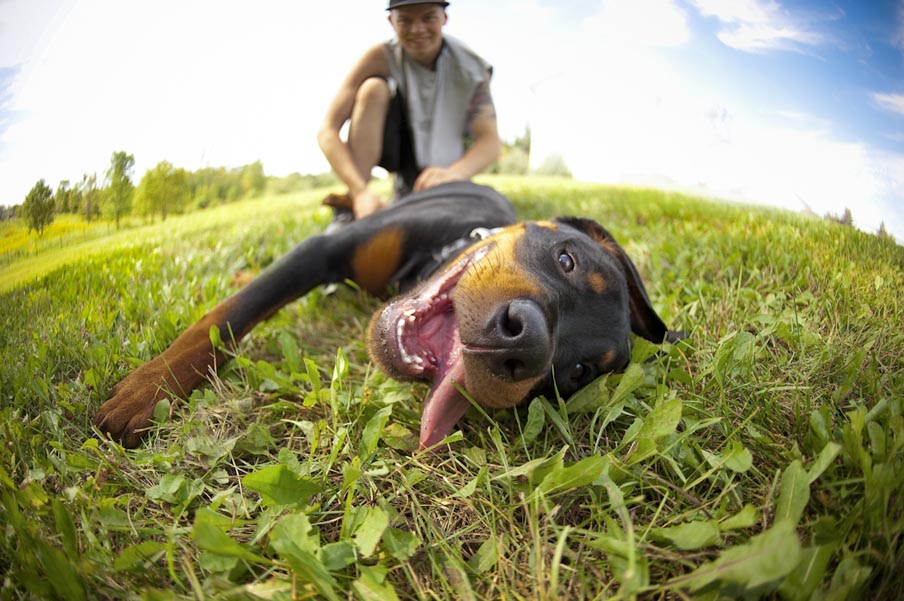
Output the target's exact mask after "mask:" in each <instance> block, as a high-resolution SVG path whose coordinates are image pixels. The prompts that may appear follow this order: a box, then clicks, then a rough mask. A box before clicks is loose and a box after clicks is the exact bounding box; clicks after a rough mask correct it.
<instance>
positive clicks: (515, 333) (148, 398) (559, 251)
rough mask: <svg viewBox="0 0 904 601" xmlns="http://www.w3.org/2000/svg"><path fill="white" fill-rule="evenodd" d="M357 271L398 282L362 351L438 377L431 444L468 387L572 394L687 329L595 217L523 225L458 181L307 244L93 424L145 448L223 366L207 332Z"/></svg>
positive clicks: (215, 314) (189, 335)
mask: <svg viewBox="0 0 904 601" xmlns="http://www.w3.org/2000/svg"><path fill="white" fill-rule="evenodd" d="M333 200H335V197H334V198H333ZM349 280H351V281H353V282H355V283H356V284H357V285H358V286H360V287H361V288H363V289H364V290H366V291H367V292H369V293H372V294H374V295H383V294H386V292H387V291H389V290H399V291H401V293H400V294H399V295H398V296H396V297H394V298H391V299H390V300H389V302H388V303H387V304H386V305H385V306H384V307H383V308H381V309H380V310H378V311H377V312H376V313H375V315H374V316H373V317H372V318H371V321H370V324H369V326H368V329H367V346H368V351H369V353H370V356H371V357H372V359H373V361H374V362H375V363H376V364H377V365H378V367H380V368H381V369H382V370H383V371H384V372H385V373H386V374H387V375H389V376H391V377H393V378H395V379H398V380H416V381H427V382H429V383H430V385H431V388H430V392H429V394H428V396H427V398H426V401H425V403H424V408H423V413H422V417H421V428H420V447H421V448H422V449H426V448H430V447H434V446H435V445H437V444H438V443H439V442H440V441H442V440H443V439H444V438H445V437H446V436H448V435H449V434H450V433H451V432H452V431H453V429H454V427H455V425H456V423H457V422H458V421H459V419H461V417H462V416H464V414H465V413H466V412H467V410H468V408H469V407H470V401H469V400H468V398H467V397H468V396H470V397H471V398H472V399H474V400H475V401H476V402H477V403H479V404H480V405H482V406H484V407H489V408H506V407H514V406H516V405H519V404H522V403H524V402H526V401H529V400H530V399H531V398H533V397H534V396H536V395H538V394H546V395H551V394H552V395H555V394H558V395H560V396H561V397H562V398H567V397H568V396H570V395H571V394H573V393H574V392H576V391H577V390H578V389H580V388H581V387H582V386H584V385H585V384H587V383H589V382H590V381H591V380H593V379H594V378H596V377H597V376H599V375H601V374H604V373H608V372H618V371H621V370H623V369H624V368H625V367H626V366H627V364H628V362H629V360H630V357H631V332H633V333H634V334H636V335H638V336H641V337H643V338H645V339H647V340H650V341H652V342H654V343H657V344H658V343H663V342H666V341H668V342H674V341H675V340H677V339H680V338H681V337H682V336H681V333H680V332H672V331H669V330H668V328H667V327H666V326H665V324H664V323H663V321H662V319H661V318H660V317H659V315H658V314H657V313H656V311H655V310H654V309H653V307H652V306H651V304H650V300H649V298H648V296H647V292H646V290H645V288H644V285H643V282H642V281H641V278H640V276H639V275H638V273H637V270H636V268H635V266H634V264H633V263H632V262H631V260H630V259H629V258H628V256H627V255H626V254H625V252H624V250H623V249H622V248H621V246H619V244H618V243H617V242H616V241H615V239H614V238H613V237H612V236H611V235H610V234H609V232H607V231H606V230H605V229H604V228H603V227H602V226H601V225H599V224H598V223H596V222H595V221H593V220H590V219H584V218H574V217H559V218H555V219H552V220H549V221H520V222H519V221H518V220H517V219H516V218H515V212H514V208H513V207H512V204H511V202H510V201H509V200H508V199H507V198H505V197H504V196H503V195H501V194H499V193H498V192H496V191H495V190H493V189H492V188H488V187H485V186H481V185H477V184H474V183H471V182H452V183H448V184H443V185H441V186H437V187H435V188H431V189H429V190H426V191H423V192H418V193H415V194H412V195H410V196H408V197H406V198H404V199H402V200H400V201H398V202H396V203H393V204H391V205H389V206H388V207H387V208H385V209H384V210H381V211H379V212H377V213H374V214H372V215H370V216H368V217H366V218H364V219H360V220H357V221H353V222H351V223H349V224H347V225H345V226H344V227H341V228H339V229H336V230H334V231H331V232H329V233H324V234H317V235H314V236H312V237H309V238H307V239H305V240H304V241H302V242H301V243H300V244H298V245H297V246H296V247H295V248H294V249H292V250H291V251H289V252H288V253H287V254H286V255H285V256H283V257H282V258H281V259H280V260H278V261H277V262H275V263H274V264H273V265H271V266H270V267H268V268H267V269H265V270H264V271H263V272H262V273H261V274H260V275H259V276H258V277H257V278H256V279H254V280H253V281H252V282H251V283H249V284H248V285H247V286H245V287H244V288H242V289H240V290H239V291H238V292H236V293H235V294H234V295H232V296H231V297H229V298H228V299H226V300H224V301H223V302H221V303H219V304H218V305H216V306H215V307H214V308H213V309H212V310H210V311H209V312H208V313H207V314H206V315H204V316H203V317H202V318H201V319H200V320H199V321H198V322H197V323H195V324H194V325H192V326H190V327H189V328H188V329H187V330H185V331H184V332H183V333H182V334H181V335H179V336H178V337H177V338H176V339H175V340H174V341H173V342H172V344H170V346H169V347H168V348H167V349H166V350H165V351H163V353H161V354H160V355H159V356H157V357H156V358H154V359H152V360H151V361H149V362H148V363H145V364H144V365H142V366H140V367H138V368H137V369H135V370H134V371H133V372H132V373H130V374H128V375H127V376H126V377H125V378H124V379H123V380H122V381H121V382H119V384H117V385H116V386H115V387H114V388H113V390H112V392H111V396H110V398H109V399H108V400H107V401H106V402H104V403H103V405H102V406H101V407H100V410H99V412H98V414H97V417H96V420H95V424H96V426H97V428H98V429H99V430H100V432H101V433H103V434H105V435H107V436H110V437H112V438H114V439H116V440H118V441H120V442H121V443H122V444H123V445H124V446H126V447H135V446H137V445H138V444H139V443H140V441H141V438H142V436H143V435H144V433H145V432H146V431H147V429H148V428H149V427H150V425H151V418H152V415H153V412H154V407H155V405H156V403H157V402H158V401H159V400H161V399H163V398H165V397H169V398H185V397H186V396H187V395H188V394H189V392H190V391H191V390H192V389H194V388H195V387H196V386H197V385H199V384H200V383H201V382H202V381H203V380H204V379H205V378H206V377H207V375H208V374H209V373H211V372H212V370H213V369H215V367H216V366H218V365H221V364H222V363H223V361H224V353H223V350H222V349H218V348H215V347H214V345H213V344H212V343H211V336H210V330H211V327H213V326H216V327H217V328H219V330H220V332H221V333H222V339H223V340H224V341H226V342H225V344H226V347H225V348H227V349H229V348H231V347H232V346H234V345H235V344H236V342H237V341H238V340H240V339H241V338H242V337H243V336H245V335H246V334H247V333H248V332H249V331H250V330H251V329H252V328H253V327H254V326H255V325H256V324H258V323H260V322H261V321H262V320H264V319H267V318H268V317H269V316H271V315H272V314H273V313H274V312H276V311H277V310H278V309H280V308H281V307H282V306H284V305H285V304H286V303H288V302H290V301H292V300H294V299H296V298H298V297H300V296H302V295H304V294H306V293H307V292H309V291H311V290H312V289H313V288H315V287H317V286H320V285H323V284H329V283H335V282H346V281H349ZM462 390H464V391H466V393H467V395H465V394H463V393H462Z"/></svg>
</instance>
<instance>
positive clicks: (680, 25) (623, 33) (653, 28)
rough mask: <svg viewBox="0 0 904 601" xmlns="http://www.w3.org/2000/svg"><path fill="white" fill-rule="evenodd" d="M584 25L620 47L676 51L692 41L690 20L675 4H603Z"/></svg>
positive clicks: (668, 0)
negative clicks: (688, 23)
mask: <svg viewBox="0 0 904 601" xmlns="http://www.w3.org/2000/svg"><path fill="white" fill-rule="evenodd" d="M582 25H583V28H584V30H585V31H586V32H588V33H590V34H591V35H596V36H600V37H601V39H603V40H606V41H607V42H608V43H609V44H610V45H612V46H618V47H625V46H649V47H676V46H683V45H684V44H686V43H687V42H688V40H689V39H690V29H689V28H688V25H687V16H686V15H685V14H684V11H683V10H681V9H680V8H679V7H677V6H676V5H675V4H674V3H673V2H672V0H602V1H601V2H600V8H599V11H598V12H597V13H596V14H595V15H593V16H592V17H589V18H587V19H585V20H584V22H583V24H582Z"/></svg>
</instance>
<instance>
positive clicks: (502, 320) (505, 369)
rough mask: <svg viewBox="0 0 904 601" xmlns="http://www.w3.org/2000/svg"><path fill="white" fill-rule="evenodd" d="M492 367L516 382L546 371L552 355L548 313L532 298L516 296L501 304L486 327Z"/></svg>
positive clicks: (495, 372)
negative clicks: (545, 314) (526, 298)
mask: <svg viewBox="0 0 904 601" xmlns="http://www.w3.org/2000/svg"><path fill="white" fill-rule="evenodd" d="M485 343H486V347H488V349H487V350H488V352H487V353H486V356H485V359H486V360H487V367H488V369H489V370H490V371H491V372H493V373H494V374H495V375H496V376H498V377H500V378H502V379H504V380H510V381H513V382H520V381H522V380H527V379H529V378H535V377H537V376H539V375H541V374H542V373H544V372H545V371H546V369H547V367H548V365H549V358H550V356H551V352H552V349H551V341H550V334H549V327H548V323H547V321H546V317H545V316H544V315H543V312H542V311H541V310H540V307H539V306H538V305H537V303H535V302H534V301H531V300H525V299H515V300H513V301H511V302H509V303H505V304H503V305H501V306H500V307H499V308H498V309H497V310H496V312H495V313H494V314H493V315H492V316H491V318H490V321H489V323H488V324H487V328H486V340H485Z"/></svg>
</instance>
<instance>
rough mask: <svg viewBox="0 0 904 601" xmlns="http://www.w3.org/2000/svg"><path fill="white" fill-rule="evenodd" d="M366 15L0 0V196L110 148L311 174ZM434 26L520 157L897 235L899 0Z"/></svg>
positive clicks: (541, 13)
mask: <svg viewBox="0 0 904 601" xmlns="http://www.w3.org/2000/svg"><path fill="white" fill-rule="evenodd" d="M375 5H376V6H375ZM350 14H354V15H355V18H354V19H350V18H349V15H350ZM368 15H372V16H368ZM385 17H386V15H385V11H383V2H380V1H379V0H378V1H377V2H374V1H373V0H347V1H345V2H342V3H332V2H331V3H321V4H319V5H311V3H306V2H297V1H294V0H268V1H266V2H261V3H253V4H252V3H247V2H241V1H238V0H195V1H192V2H184V1H177V0H158V1H156V2H128V3H124V2H117V1H116V0H0V204H7V205H8V204H17V203H19V202H21V201H22V200H23V199H24V197H25V194H26V193H27V191H28V190H29V189H30V188H31V186H32V185H34V183H35V182H36V181H37V180H38V179H39V178H44V179H46V180H47V181H48V182H49V183H50V184H51V185H52V186H56V184H57V183H58V182H59V181H60V180H61V179H69V180H73V181H77V180H80V179H81V176H82V174H84V173H94V172H97V173H98V174H100V175H102V174H103V171H104V170H105V168H106V166H107V164H108V162H109V158H110V154H111V153H112V152H113V151H114V150H119V149H124V150H127V151H128V152H131V153H133V154H134V155H135V157H136V176H137V177H140V175H141V174H143V172H144V170H145V169H148V168H150V167H152V166H153V165H154V164H156V163H157V162H158V161H161V160H169V161H171V162H172V163H174V164H176V165H179V166H183V167H186V168H188V169H197V168H199V167H202V166H205V165H227V166H233V165H241V164H244V163H248V162H251V161H254V160H257V159H260V160H262V161H263V163H264V167H265V169H266V170H267V172H268V173H272V174H276V175H280V174H285V173H289V172H292V171H300V172H303V173H304V172H318V171H324V170H326V169H327V165H326V163H325V161H324V160H323V159H322V157H321V156H320V153H319V151H318V149H317V146H316V139H315V136H316V130H317V127H318V125H319V121H320V118H321V116H322V114H323V111H324V110H325V107H326V103H327V102H328V101H329V99H330V96H331V95H332V93H333V92H334V90H335V89H336V87H337V86H338V83H339V80H340V78H341V77H342V75H344V73H345V72H346V71H347V69H348V68H349V66H350V65H351V64H352V62H353V61H354V60H355V59H356V58H357V57H358V56H359V55H360V53H361V52H362V51H363V49H364V48H366V47H367V46H368V45H370V44H372V43H376V42H379V41H381V40H383V39H385V38H387V37H388V36H389V35H391V30H390V29H389V26H388V24H387V23H386V21H385ZM447 31H448V32H449V33H450V34H452V35H455V36H457V37H459V38H461V39H464V40H465V41H466V42H468V43H469V44H470V45H471V46H473V47H474V48H475V49H476V50H478V51H479V52H480V53H481V54H483V55H484V56H485V57H486V58H487V59H488V60H490V61H491V62H492V63H493V65H494V67H495V75H494V81H493V94H494V98H495V100H496V105H497V113H498V115H499V126H500V131H501V133H502V135H503V137H504V138H506V139H508V140H511V139H513V138H514V137H516V136H518V135H520V134H521V133H522V132H523V131H524V129H525V128H526V127H527V126H528V125H529V126H530V127H531V129H532V134H533V139H534V150H535V153H534V156H533V157H532V161H533V162H534V163H535V164H538V163H540V162H541V161H542V160H543V158H544V157H545V156H548V155H551V154H557V155H561V156H563V157H564V158H565V160H566V163H567V164H568V165H569V166H570V167H571V168H572V171H573V172H574V173H575V175H576V176H577V177H579V178H580V179H584V180H589V181H601V182H608V183H617V184H630V185H656V186H661V187H667V188H673V189H678V190H683V191H689V192H693V193H697V194H704V195H709V196H713V197H718V198H726V199H730V200H736V201H743V202H752V203H760V204H769V205H774V206H780V207H785V208H788V209H791V210H798V211H799V210H803V209H810V210H811V211H813V212H815V213H816V214H818V215H823V214H825V213H826V212H833V213H841V212H842V211H843V210H844V208H845V207H848V208H850V209H851V210H852V211H853V214H854V218H855V221H856V223H857V225H858V226H859V227H861V228H863V229H865V230H868V231H875V229H876V228H877V227H878V226H879V223H880V222H884V223H885V225H886V227H887V228H888V229H890V230H891V231H892V232H893V233H894V234H895V235H896V236H897V238H898V239H899V241H902V240H904V216H902V211H904V209H902V207H901V205H902V204H904V203H902V200H904V0H899V1H897V2H894V1H885V2H876V1H869V2H848V1H844V2H834V3H826V2H815V1H803V0H799V1H793V2H792V1H789V0H781V1H775V0H572V1H569V2H561V1H552V0H494V1H493V2H487V1H485V0H452V4H451V6H450V7H449V25H448V26H447Z"/></svg>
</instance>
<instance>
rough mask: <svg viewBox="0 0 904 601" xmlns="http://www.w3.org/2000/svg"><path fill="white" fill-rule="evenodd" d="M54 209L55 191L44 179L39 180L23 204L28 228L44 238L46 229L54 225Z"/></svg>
mask: <svg viewBox="0 0 904 601" xmlns="http://www.w3.org/2000/svg"><path fill="white" fill-rule="evenodd" d="M53 208H54V202H53V190H51V189H50V186H48V185H47V184H45V183H44V180H43V179H41V180H38V183H36V184H35V185H34V187H33V188H32V189H31V191H30V192H29V193H28V196H26V197H25V202H24V203H22V213H23V214H24V215H25V222H26V223H27V224H28V228H29V229H32V230H35V231H36V232H38V236H43V235H44V228H46V227H47V226H48V225H50V224H51V223H53Z"/></svg>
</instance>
